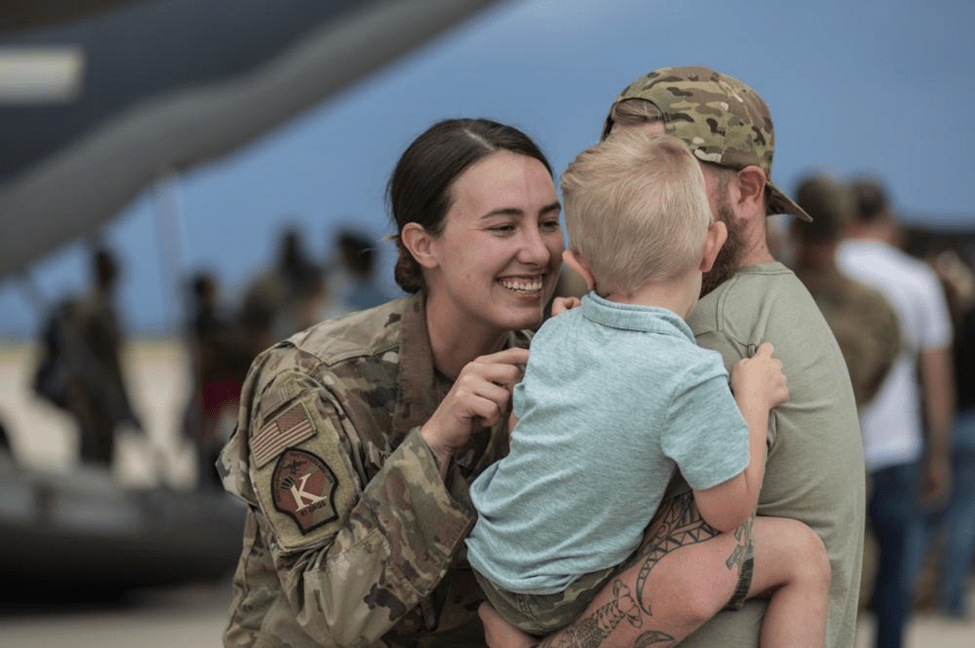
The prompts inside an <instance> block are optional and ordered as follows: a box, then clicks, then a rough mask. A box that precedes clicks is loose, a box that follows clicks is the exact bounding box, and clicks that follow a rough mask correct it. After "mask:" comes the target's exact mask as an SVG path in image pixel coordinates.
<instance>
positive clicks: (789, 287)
mask: <svg viewBox="0 0 975 648" xmlns="http://www.w3.org/2000/svg"><path fill="white" fill-rule="evenodd" d="M775 302H789V303H792V302H795V303H798V304H800V305H802V304H806V305H808V306H811V307H812V308H815V303H814V302H813V299H812V296H811V295H810V294H809V291H808V290H807V289H806V287H805V286H804V285H803V283H802V282H801V281H800V280H799V278H798V277H796V275H795V273H794V272H792V270H790V269H789V268H787V267H786V266H785V265H783V264H781V263H779V262H774V263H766V264H763V265H755V266H747V267H744V268H741V269H739V270H738V271H737V272H736V273H735V274H734V276H732V277H731V278H729V279H728V280H727V281H725V282H724V283H722V284H721V285H720V286H718V287H717V288H715V289H714V290H713V291H711V292H710V293H708V294H707V295H705V296H704V297H702V298H701V299H700V301H698V303H697V305H696V306H695V307H694V310H693V311H692V312H691V315H690V316H689V317H688V320H687V321H688V324H690V326H691V328H692V329H693V331H694V333H695V335H700V334H701V333H703V332H706V331H711V330H721V329H724V328H725V327H726V326H727V325H728V324H730V323H734V322H739V321H753V320H755V319H756V318H759V317H761V316H762V314H763V313H765V314H766V315H767V314H768V311H769V307H770V305H771V304H773V303H775Z"/></svg>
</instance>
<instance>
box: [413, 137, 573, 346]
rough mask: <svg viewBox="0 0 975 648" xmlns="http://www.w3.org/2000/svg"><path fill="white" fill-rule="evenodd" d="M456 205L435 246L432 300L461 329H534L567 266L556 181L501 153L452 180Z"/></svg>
mask: <svg viewBox="0 0 975 648" xmlns="http://www.w3.org/2000/svg"><path fill="white" fill-rule="evenodd" d="M451 195H452V197H453V201H452V204H451V207H450V209H449V211H448V212H447V216H446V220H445V225H444V228H443V231H442V232H441V234H440V236H438V237H436V238H435V239H434V240H433V241H432V243H431V252H432V254H433V256H434V257H435V259H436V267H434V268H428V271H427V274H426V277H427V282H428V286H429V294H430V296H431V298H433V299H436V300H437V301H438V302H440V303H441V304H444V303H445V302H449V303H450V304H452V306H451V309H452V310H454V311H455V312H454V315H455V316H457V317H458V319H457V320H456V321H457V322H458V323H460V325H461V326H464V323H467V324H468V325H471V326H478V327H481V328H487V329H493V330H494V332H497V333H501V332H504V331H510V330H517V329H524V328H535V327H537V326H538V325H539V323H540V322H541V319H542V309H543V307H544V306H545V304H546V303H547V302H548V299H549V298H550V297H551V296H552V292H553V291H554V290H555V285H556V283H557V281H558V276H559V269H560V268H561V264H562V250H563V249H564V243H563V239H562V228H561V225H560V224H559V213H560V211H561V207H560V205H559V202H558V197H557V196H556V193H555V186H554V185H553V183H552V177H551V176H550V175H549V173H548V170H546V168H545V166H544V165H543V164H542V163H541V162H539V161H538V160H536V159H535V158H533V157H529V156H526V155H520V154H517V153H512V152H510V151H506V150H501V151H498V152H496V153H492V154H491V155H489V156H488V157H486V158H484V159H482V160H480V161H478V162H476V163H475V164H473V165H472V166H471V167H470V168H468V169H467V170H466V171H464V172H463V173H462V174H461V175H460V176H458V177H457V179H456V180H455V181H454V183H453V186H452V188H451Z"/></svg>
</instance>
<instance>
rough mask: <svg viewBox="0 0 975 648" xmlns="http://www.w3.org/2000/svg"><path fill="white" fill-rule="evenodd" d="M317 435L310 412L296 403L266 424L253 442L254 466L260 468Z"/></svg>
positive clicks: (302, 405)
mask: <svg viewBox="0 0 975 648" xmlns="http://www.w3.org/2000/svg"><path fill="white" fill-rule="evenodd" d="M314 435H315V426H314V425H312V422H311V418H310V417H309V416H308V410H307V409H305V406H304V404H302V403H295V404H294V405H292V406H291V407H289V408H288V409H286V410H284V411H283V412H281V413H280V414H278V415H277V416H275V417H274V418H273V419H271V420H270V421H268V422H267V423H265V424H264V427H262V428H261V429H260V431H259V432H258V433H257V435H256V436H255V437H254V439H253V440H252V441H251V456H252V458H253V460H254V465H255V466H257V467H258V468H260V467H261V466H263V465H264V464H266V463H267V462H269V461H270V460H271V459H273V458H274V457H276V456H277V455H278V454H280V453H281V451H282V450H284V449H285V448H287V447H288V446H293V445H297V444H298V443H301V442H302V441H304V440H305V439H307V438H309V437H312V436H314Z"/></svg>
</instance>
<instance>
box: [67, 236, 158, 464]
mask: <svg viewBox="0 0 975 648" xmlns="http://www.w3.org/2000/svg"><path fill="white" fill-rule="evenodd" d="M119 272H120V268H119V264H118V261H117V259H116V257H115V255H114V254H113V253H112V252H110V251H109V250H107V249H98V250H96V251H95V252H94V253H93V254H92V256H91V275H92V283H93V286H92V287H91V289H90V290H88V291H87V292H86V293H85V294H84V295H82V297H81V298H80V299H78V300H76V301H74V302H73V303H72V304H71V305H70V306H69V307H68V308H67V310H66V313H65V314H66V317H65V319H64V321H63V322H61V324H60V325H61V329H60V330H59V331H58V335H59V336H60V338H61V339H60V342H61V344H62V352H63V353H64V354H65V355H66V357H68V358H70V359H69V360H68V361H67V364H69V365H70V367H71V369H70V373H71V377H70V378H69V379H68V383H69V387H68V389H67V390H66V394H67V398H66V400H65V404H66V409H67V410H68V411H69V412H70V413H71V415H72V416H73V417H74V418H75V420H76V421H77V423H78V430H79V436H80V448H79V455H80V458H81V461H82V463H84V464H88V465H91V466H98V467H101V468H110V467H111V465H112V459H113V456H114V451H115V433H116V428H117V427H118V426H119V425H121V424H127V425H129V426H131V427H135V428H138V429H141V424H140V423H139V420H138V418H137V417H136V415H135V413H134V411H133V409H132V405H131V402H130V400H129V395H128V390H127V388H126V382H125V376H124V375H123V371H122V345H123V343H124V336H123V331H122V326H121V323H120V321H119V317H118V314H117V312H116V308H115V290H116V287H117V285H118V279H119Z"/></svg>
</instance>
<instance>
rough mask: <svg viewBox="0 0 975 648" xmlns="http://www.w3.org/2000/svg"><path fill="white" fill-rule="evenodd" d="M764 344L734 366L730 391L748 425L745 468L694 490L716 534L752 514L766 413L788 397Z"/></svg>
mask: <svg viewBox="0 0 975 648" xmlns="http://www.w3.org/2000/svg"><path fill="white" fill-rule="evenodd" d="M772 351H773V348H772V345H771V344H769V343H768V342H766V343H764V344H762V345H761V346H759V347H758V350H757V351H756V352H755V355H754V356H752V357H751V358H744V359H742V360H739V361H738V362H737V363H735V366H734V368H733V369H732V372H731V388H732V391H733V392H734V395H735V401H736V402H737V403H738V408H739V409H740V410H741V413H742V416H743V417H744V419H745V423H747V424H748V453H749V454H748V466H747V467H746V468H745V470H744V472H742V473H741V474H739V475H737V476H735V477H733V478H732V479H729V480H728V481H726V482H723V483H721V484H718V485H717V486H714V487H712V488H708V489H705V490H700V491H694V500H695V503H696V504H697V507H698V510H699V511H700V512H701V516H702V517H703V518H704V520H705V521H706V522H707V523H708V524H710V525H711V526H712V527H714V528H715V529H717V530H719V531H731V530H732V529H734V528H736V527H737V526H738V525H740V524H741V523H742V522H744V521H745V519H746V518H747V517H748V516H749V515H751V514H752V513H754V512H755V507H756V506H757V504H758V495H759V492H760V491H761V488H762V478H763V477H764V475H765V444H766V439H767V435H768V415H769V411H770V410H771V409H772V408H773V407H775V406H777V405H781V404H782V403H784V402H785V401H786V400H788V398H789V388H788V384H787V382H786V378H785V374H783V373H782V363H781V362H780V361H779V360H776V359H775V358H773V357H772Z"/></svg>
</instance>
